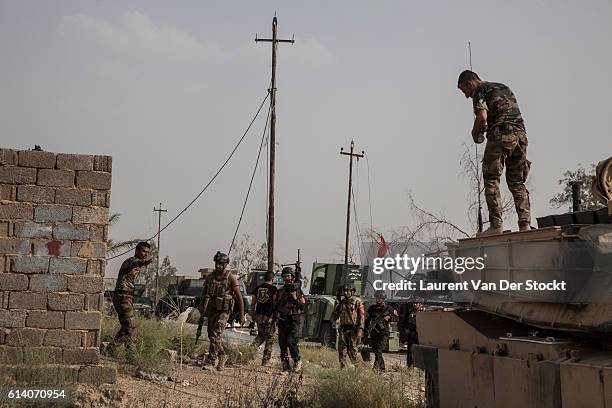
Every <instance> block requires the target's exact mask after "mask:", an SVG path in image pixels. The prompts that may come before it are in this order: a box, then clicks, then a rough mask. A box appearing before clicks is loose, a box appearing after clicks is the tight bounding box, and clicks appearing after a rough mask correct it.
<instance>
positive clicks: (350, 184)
mask: <svg viewBox="0 0 612 408" xmlns="http://www.w3.org/2000/svg"><path fill="white" fill-rule="evenodd" d="M354 148H355V142H354V141H352V140H351V151H350V152H349V153H346V152H345V151H344V148H343V147H341V148H340V154H344V155H346V156H349V181H348V200H347V204H346V239H345V241H344V264H345V265H348V251H349V231H350V229H351V193H352V191H353V157H356V158H357V160H359V159H360V158H361V157H364V156H365V152H364V151H363V150H362V151H361V154H359V153H353V151H354Z"/></svg>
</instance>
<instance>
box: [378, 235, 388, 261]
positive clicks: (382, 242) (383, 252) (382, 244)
mask: <svg viewBox="0 0 612 408" xmlns="http://www.w3.org/2000/svg"><path fill="white" fill-rule="evenodd" d="M387 250H388V248H387V242H386V241H385V238H383V236H382V234H380V246H379V247H378V257H379V258H382V257H384V256H385V255H387Z"/></svg>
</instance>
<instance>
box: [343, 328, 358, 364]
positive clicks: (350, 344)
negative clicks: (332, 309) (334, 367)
mask: <svg viewBox="0 0 612 408" xmlns="http://www.w3.org/2000/svg"><path fill="white" fill-rule="evenodd" d="M358 343H359V338H358V337H357V331H356V329H355V328H353V327H350V328H342V327H341V328H340V329H339V330H338V360H339V361H340V367H344V366H345V364H346V355H347V353H348V356H349V358H350V359H351V362H352V363H353V364H356V363H357V345H358Z"/></svg>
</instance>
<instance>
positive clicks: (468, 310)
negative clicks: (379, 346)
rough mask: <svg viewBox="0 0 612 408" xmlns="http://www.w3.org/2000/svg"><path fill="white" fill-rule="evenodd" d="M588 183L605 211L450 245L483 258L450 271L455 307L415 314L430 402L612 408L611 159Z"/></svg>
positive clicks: (461, 254) (457, 253) (453, 253)
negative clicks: (459, 271)
mask: <svg viewBox="0 0 612 408" xmlns="http://www.w3.org/2000/svg"><path fill="white" fill-rule="evenodd" d="M593 184H594V185H596V186H599V193H600V194H601V195H602V196H603V197H604V198H605V199H606V200H608V201H607V202H606V204H607V208H605V209H601V210H598V211H579V208H577V207H579V206H578V205H575V206H574V207H575V208H574V209H575V211H573V212H571V213H567V214H562V215H553V216H547V217H542V218H540V219H538V226H539V228H538V229H533V230H530V231H524V232H512V233H503V234H497V235H491V236H484V237H475V238H468V239H463V240H460V241H459V242H458V244H456V245H452V246H451V247H450V248H449V256H450V257H452V258H453V259H455V260H459V259H467V258H476V257H482V258H484V259H485V262H484V267H483V268H482V269H480V270H477V269H474V270H471V271H465V272H464V273H462V274H457V273H454V274H453V275H454V278H455V282H456V283H458V284H464V283H465V284H466V289H465V290H457V291H454V292H453V295H454V300H455V301H456V302H457V304H459V305H461V306H462V307H460V308H454V309H453V310H446V311H442V310H437V311H424V312H419V313H417V316H416V320H417V329H418V333H419V342H420V344H419V345H415V346H414V348H413V352H414V357H415V364H416V365H417V366H418V367H420V368H422V369H423V370H425V372H426V379H427V387H426V388H427V390H426V391H427V396H428V401H429V405H430V406H432V407H457V406H464V407H502V408H503V407H525V408H531V407H533V408H536V407H537V408H559V407H563V408H574V407H575V408H578V407H580V408H582V407H593V408H605V407H610V406H612V392H611V390H612V224H610V217H611V216H612V188H610V187H612V158H611V159H608V160H607V161H604V162H602V163H600V165H599V166H598V176H597V178H596V180H594V183H593ZM574 195H575V196H579V194H574ZM602 201H603V200H602ZM502 282H506V283H505V284H504V283H502ZM519 283H522V284H523V286H517V284H519ZM483 284H487V285H486V286H484V285H483ZM512 284H514V285H512ZM476 286H478V289H477V288H476Z"/></svg>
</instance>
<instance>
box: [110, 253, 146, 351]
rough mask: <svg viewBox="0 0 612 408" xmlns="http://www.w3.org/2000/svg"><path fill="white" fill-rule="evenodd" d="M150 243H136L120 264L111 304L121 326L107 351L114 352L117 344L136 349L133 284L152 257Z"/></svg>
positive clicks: (132, 349) (131, 349)
mask: <svg viewBox="0 0 612 408" xmlns="http://www.w3.org/2000/svg"><path fill="white" fill-rule="evenodd" d="M150 251H151V245H150V244H149V243H148V242H139V243H138V245H136V249H135V251H134V256H132V257H130V258H128V259H126V260H125V261H123V263H122V264H121V268H120V269H119V276H117V284H116V286H115V292H114V293H113V306H114V307H115V311H116V312H117V317H118V318H119V324H120V325H121V328H120V329H119V331H118V332H117V335H116V336H115V339H114V340H113V342H112V343H111V344H110V345H109V353H110V354H114V353H115V352H116V350H117V346H118V345H121V344H125V346H126V348H127V349H128V350H130V351H135V349H136V327H135V325H134V320H133V318H134V284H135V283H136V279H138V275H139V274H140V268H142V267H143V266H147V265H149V264H150V263H151V262H152V261H153V259H151V258H149V253H150Z"/></svg>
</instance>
